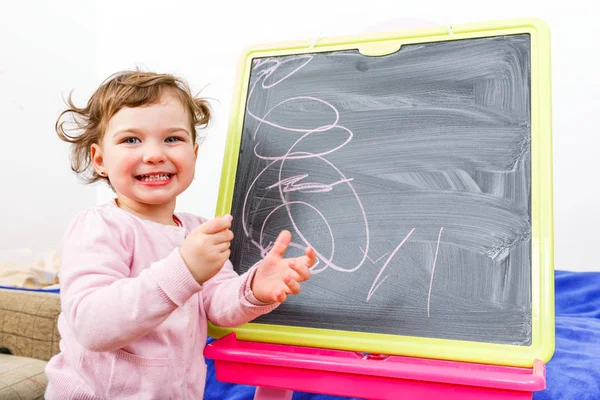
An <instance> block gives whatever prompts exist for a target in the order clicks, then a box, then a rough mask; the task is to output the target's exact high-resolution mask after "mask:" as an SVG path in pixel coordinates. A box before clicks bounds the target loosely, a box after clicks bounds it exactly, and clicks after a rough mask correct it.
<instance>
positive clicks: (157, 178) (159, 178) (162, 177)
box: [141, 174, 171, 182]
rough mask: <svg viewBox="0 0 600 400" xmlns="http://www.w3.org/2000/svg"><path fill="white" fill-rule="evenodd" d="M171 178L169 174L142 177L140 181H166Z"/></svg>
mask: <svg viewBox="0 0 600 400" xmlns="http://www.w3.org/2000/svg"><path fill="white" fill-rule="evenodd" d="M170 177H171V174H160V175H142V178H141V180H142V181H144V182H148V181H166V180H167V179H169V178H170Z"/></svg>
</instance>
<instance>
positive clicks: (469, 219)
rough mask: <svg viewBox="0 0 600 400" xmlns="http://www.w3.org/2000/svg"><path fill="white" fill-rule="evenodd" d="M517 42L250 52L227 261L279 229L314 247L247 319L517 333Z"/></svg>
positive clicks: (511, 341)
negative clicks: (305, 263) (289, 280)
mask: <svg viewBox="0 0 600 400" xmlns="http://www.w3.org/2000/svg"><path fill="white" fill-rule="evenodd" d="M531 55H532V45H531V35H530V34H528V33H522V34H513V35H498V36H488V37H481V38H470V39H462V40H457V39H455V40H444V41H431V42H421V43H415V44H404V45H402V47H401V48H400V49H399V51H396V52H393V53H392V54H388V55H383V56H378V57H372V56H366V55H363V54H361V52H360V51H359V50H357V49H346V50H338V51H320V52H318V51H314V52H308V53H303V54H291V55H277V56H268V57H254V58H253V59H252V61H251V67H250V68H248V69H249V76H248V77H247V81H246V85H247V86H246V89H247V93H246V101H245V110H244V114H243V129H242V131H241V134H240V135H239V136H238V140H239V143H238V145H239V152H238V153H237V154H236V155H235V156H236V158H237V167H236V169H235V174H234V178H233V179H232V182H233V189H232V196H231V208H230V210H231V213H232V214H233V215H234V216H235V218H236V219H235V220H234V224H233V228H232V229H233V231H234V233H235V237H236V238H235V240H234V242H233V244H232V257H231V261H232V263H233V264H234V266H236V269H237V271H238V272H239V273H243V272H244V271H246V270H247V269H248V268H249V267H251V266H252V265H254V264H255V263H256V262H258V261H259V260H260V259H261V257H262V256H264V254H266V252H267V251H268V250H269V249H270V245H271V244H272V243H273V241H274V240H275V237H276V236H277V234H278V233H279V232H280V231H281V230H282V229H288V230H290V231H291V232H292V234H293V244H292V247H291V248H290V250H289V251H288V254H287V255H288V256H296V255H301V254H303V249H304V247H306V246H307V245H310V246H312V247H313V248H314V249H315V250H316V252H317V254H318V264H317V265H316V267H314V269H313V276H312V278H311V279H310V280H309V281H307V282H305V283H304V284H303V286H302V287H303V290H302V293H301V294H300V295H298V296H290V297H289V298H288V300H287V301H286V302H285V303H283V304H282V305H281V306H280V307H279V308H277V309H276V310H275V311H273V312H272V313H270V314H267V315H264V316H261V317H259V318H258V319H257V320H255V321H254V323H257V324H265V325H273V326H288V327H304V328H317V329H327V330H334V331H344V332H362V333H372V334H389V335H400V336H406V337H419V338H431V339H444V340H457V341H466V342H479V343H485V344H494V345H495V344H504V345H517V346H530V345H531V344H532V304H533V301H532V285H533V281H536V280H537V277H536V276H534V275H532V145H531V144H532V108H531V104H532V98H531V91H532V84H531ZM231 172H233V171H231ZM532 276H533V278H532ZM532 279H533V281H532Z"/></svg>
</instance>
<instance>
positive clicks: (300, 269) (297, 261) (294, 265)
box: [288, 256, 311, 282]
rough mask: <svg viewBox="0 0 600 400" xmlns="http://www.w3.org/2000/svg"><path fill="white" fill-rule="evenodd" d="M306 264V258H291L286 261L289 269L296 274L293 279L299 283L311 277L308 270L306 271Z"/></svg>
mask: <svg viewBox="0 0 600 400" xmlns="http://www.w3.org/2000/svg"><path fill="white" fill-rule="evenodd" d="M306 263H307V260H306V256H302V257H298V258H292V259H290V260H289V261H288V265H289V266H290V268H291V269H292V270H293V271H294V272H296V274H297V276H295V277H294V278H295V279H296V280H298V281H300V282H302V281H305V280H307V279H308V278H310V275H311V272H310V269H308V267H307V266H306Z"/></svg>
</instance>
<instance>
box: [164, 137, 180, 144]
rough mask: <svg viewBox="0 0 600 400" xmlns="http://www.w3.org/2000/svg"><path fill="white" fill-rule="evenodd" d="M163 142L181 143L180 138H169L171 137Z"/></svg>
mask: <svg viewBox="0 0 600 400" xmlns="http://www.w3.org/2000/svg"><path fill="white" fill-rule="evenodd" d="M165 141H166V142H167V143H175V142H182V141H183V139H182V138H180V137H177V136H171V137H168V138H167V139H166V140H165Z"/></svg>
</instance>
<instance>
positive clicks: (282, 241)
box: [265, 230, 292, 258]
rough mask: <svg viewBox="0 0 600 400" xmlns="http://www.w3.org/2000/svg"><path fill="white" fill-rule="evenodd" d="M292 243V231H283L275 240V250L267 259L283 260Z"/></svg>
mask: <svg viewBox="0 0 600 400" xmlns="http://www.w3.org/2000/svg"><path fill="white" fill-rule="evenodd" d="M291 241H292V234H291V233H290V231H285V230H284V231H281V232H280V233H279V236H277V239H276V240H275V244H274V245H273V248H272V249H271V251H269V253H268V254H267V256H266V257H265V258H283V256H284V255H285V252H286V251H287V248H288V246H289V245H290V242H291Z"/></svg>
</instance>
